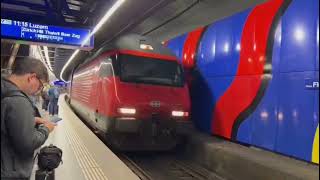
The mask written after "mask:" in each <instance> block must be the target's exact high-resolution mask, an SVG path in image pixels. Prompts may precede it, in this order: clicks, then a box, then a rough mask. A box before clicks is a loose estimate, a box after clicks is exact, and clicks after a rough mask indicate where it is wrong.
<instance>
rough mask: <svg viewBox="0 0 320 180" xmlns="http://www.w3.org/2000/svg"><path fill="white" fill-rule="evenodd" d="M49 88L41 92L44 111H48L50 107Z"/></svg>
mask: <svg viewBox="0 0 320 180" xmlns="http://www.w3.org/2000/svg"><path fill="white" fill-rule="evenodd" d="M48 90H49V88H48V87H44V88H43V91H42V92H41V97H42V109H43V110H45V111H47V110H48V105H49V100H50V99H49V95H48Z"/></svg>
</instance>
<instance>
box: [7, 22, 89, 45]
mask: <svg viewBox="0 0 320 180" xmlns="http://www.w3.org/2000/svg"><path fill="white" fill-rule="evenodd" d="M89 35H90V29H83V28H70V27H61V26H52V25H42V24H35V23H31V22H24V21H16V20H10V19H1V39H9V40H22V41H29V42H36V43H37V42H39V43H45V44H46V45H50V44H51V45H53V46H58V47H65V48H68V47H69V48H73V49H74V48H79V49H85V50H90V49H92V48H93V36H92V37H91V38H90V39H89V40H88V41H87V42H85V40H86V38H87V37H89ZM33 44H34V43H33ZM82 44H83V45H82Z"/></svg>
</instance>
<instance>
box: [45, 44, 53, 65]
mask: <svg viewBox="0 0 320 180" xmlns="http://www.w3.org/2000/svg"><path fill="white" fill-rule="evenodd" d="M43 50H44V57H45V59H46V61H47V64H48V66H49V69H50V70H51V71H52V66H51V62H50V58H49V51H48V47H47V46H43Z"/></svg>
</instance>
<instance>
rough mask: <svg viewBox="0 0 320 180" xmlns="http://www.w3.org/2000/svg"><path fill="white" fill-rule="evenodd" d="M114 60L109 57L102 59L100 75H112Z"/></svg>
mask: <svg viewBox="0 0 320 180" xmlns="http://www.w3.org/2000/svg"><path fill="white" fill-rule="evenodd" d="M112 71H113V70H112V60H111V59H110V58H107V59H106V60H104V61H102V62H101V64H100V68H99V76H100V77H107V76H112V75H113V72H112Z"/></svg>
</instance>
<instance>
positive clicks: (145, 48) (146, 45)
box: [140, 44, 153, 51]
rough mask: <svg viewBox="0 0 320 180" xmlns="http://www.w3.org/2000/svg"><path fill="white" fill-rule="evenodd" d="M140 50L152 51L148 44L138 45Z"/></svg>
mask: <svg viewBox="0 0 320 180" xmlns="http://www.w3.org/2000/svg"><path fill="white" fill-rule="evenodd" d="M140 49H144V50H151V51H152V50H153V47H152V46H151V45H149V44H140Z"/></svg>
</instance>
